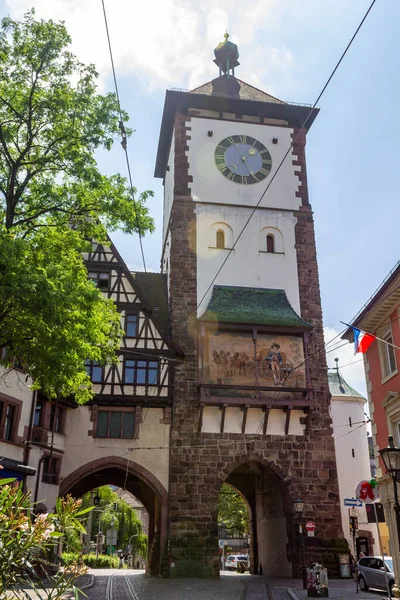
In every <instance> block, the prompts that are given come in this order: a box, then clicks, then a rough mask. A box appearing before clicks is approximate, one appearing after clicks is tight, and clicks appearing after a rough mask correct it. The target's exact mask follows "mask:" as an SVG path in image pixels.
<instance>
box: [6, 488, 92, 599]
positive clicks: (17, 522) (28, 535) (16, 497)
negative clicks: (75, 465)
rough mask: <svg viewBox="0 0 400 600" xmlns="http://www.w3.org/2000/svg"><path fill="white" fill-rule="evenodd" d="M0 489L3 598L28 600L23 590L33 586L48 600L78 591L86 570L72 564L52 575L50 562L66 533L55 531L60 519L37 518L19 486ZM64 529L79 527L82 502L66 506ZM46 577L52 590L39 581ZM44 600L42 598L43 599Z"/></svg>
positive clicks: (51, 517)
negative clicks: (11, 594)
mask: <svg viewBox="0 0 400 600" xmlns="http://www.w3.org/2000/svg"><path fill="white" fill-rule="evenodd" d="M1 483H2V485H0V540H1V544H0V598H4V597H5V594H6V590H12V591H13V592H14V597H16V598H20V597H25V596H24V593H23V592H22V591H19V588H20V587H23V586H30V587H32V588H33V589H34V590H35V591H36V592H38V591H39V590H40V591H42V592H43V593H44V594H45V596H44V597H45V598H47V600H58V599H59V598H61V597H62V596H63V595H64V594H65V592H68V591H75V581H76V578H77V577H78V576H79V575H81V574H82V573H84V570H83V569H82V567H81V566H79V565H78V564H77V563H76V562H74V561H71V562H70V563H69V565H68V568H66V569H64V570H63V571H58V572H56V573H55V574H52V572H53V571H54V567H55V565H53V564H52V563H51V561H50V558H51V556H52V555H53V552H54V550H55V547H56V545H57V544H58V540H59V539H62V537H63V533H62V532H60V531H56V525H57V524H58V523H59V519H58V518H57V515H55V514H46V515H38V516H36V517H35V516H34V515H33V514H32V505H31V502H30V495H29V494H25V493H23V492H22V489H21V487H20V486H18V485H13V486H10V485H5V484H4V482H1ZM64 508H65V511H64V514H63V523H64V526H65V528H73V527H74V526H76V518H77V516H78V514H79V512H80V510H81V509H80V503H79V502H69V503H68V504H66V505H65V507H64ZM45 572H46V573H47V578H48V580H49V582H50V587H49V588H45V587H44V585H43V582H42V580H41V579H40V577H42V576H43V575H44V573H45ZM41 597H43V596H41Z"/></svg>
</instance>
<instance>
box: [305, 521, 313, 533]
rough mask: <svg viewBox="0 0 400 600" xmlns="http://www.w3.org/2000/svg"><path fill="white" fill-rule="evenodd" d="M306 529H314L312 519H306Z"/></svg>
mask: <svg viewBox="0 0 400 600" xmlns="http://www.w3.org/2000/svg"><path fill="white" fill-rule="evenodd" d="M305 527H306V531H313V532H314V531H315V523H314V521H306V525H305Z"/></svg>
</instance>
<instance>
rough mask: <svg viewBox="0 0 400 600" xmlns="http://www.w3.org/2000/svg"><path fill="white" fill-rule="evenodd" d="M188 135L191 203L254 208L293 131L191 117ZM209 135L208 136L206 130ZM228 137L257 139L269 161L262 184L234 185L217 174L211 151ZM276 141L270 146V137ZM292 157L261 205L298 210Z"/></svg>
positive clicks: (296, 181) (294, 168) (296, 179)
mask: <svg viewBox="0 0 400 600" xmlns="http://www.w3.org/2000/svg"><path fill="white" fill-rule="evenodd" d="M190 127H191V131H189V135H190V137H191V139H190V140H189V142H188V144H189V150H188V154H187V155H188V159H189V175H192V177H193V183H192V184H191V185H190V187H191V190H192V196H193V199H194V200H195V201H204V202H220V203H221V204H224V203H230V204H241V205H243V206H246V205H247V206H249V205H251V206H252V205H254V204H256V203H257V202H258V200H259V199H260V196H261V194H262V192H263V191H264V190H265V188H266V186H267V185H268V183H269V182H270V180H271V179H272V177H273V174H274V172H275V171H276V169H277V167H278V166H279V164H280V162H281V161H282V159H283V157H284V155H285V153H286V152H287V150H288V148H289V147H290V144H291V142H292V138H291V134H292V133H293V129H291V128H289V127H276V126H271V125H261V124H259V123H258V124H255V123H239V122H235V123H232V122H231V121H223V120H218V121H217V120H215V119H203V118H202V119H197V118H195V117H192V120H191V123H190ZM209 130H211V131H213V136H212V137H208V133H207V132H208V131H209ZM231 135H249V136H251V137H254V138H255V139H257V140H259V141H260V142H261V143H262V144H264V146H265V147H266V148H268V150H269V152H270V154H271V158H272V169H271V172H270V174H269V175H268V177H267V178H266V179H264V181H261V182H259V183H254V184H251V185H238V184H237V183H232V182H230V181H228V180H227V179H226V178H225V177H224V176H223V175H221V173H220V172H219V171H218V169H217V167H216V164H215V160H214V152H215V149H216V147H217V146H218V144H219V143H220V142H221V141H222V140H223V139H224V138H226V137H228V136H231ZM274 137H276V138H278V143H277V144H273V143H272V138H274ZM293 158H294V157H293V155H292V154H289V155H288V157H287V158H286V160H285V162H284V163H283V165H282V167H281V168H280V170H279V173H278V174H277V176H276V178H275V179H274V181H273V182H272V184H271V187H270V188H269V190H268V192H267V194H266V196H265V198H264V200H263V202H262V206H270V207H274V208H286V209H290V210H298V208H299V206H300V202H299V198H296V195H295V194H296V192H297V190H298V186H299V178H298V176H297V175H296V174H295V171H298V169H299V168H298V167H294V166H293V164H292V160H293Z"/></svg>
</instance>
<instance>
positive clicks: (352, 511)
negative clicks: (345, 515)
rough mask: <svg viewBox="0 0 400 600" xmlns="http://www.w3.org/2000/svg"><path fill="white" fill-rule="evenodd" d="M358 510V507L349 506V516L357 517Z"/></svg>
mask: <svg viewBox="0 0 400 600" xmlns="http://www.w3.org/2000/svg"><path fill="white" fill-rule="evenodd" d="M359 512H360V511H359V510H358V508H349V517H358V515H359Z"/></svg>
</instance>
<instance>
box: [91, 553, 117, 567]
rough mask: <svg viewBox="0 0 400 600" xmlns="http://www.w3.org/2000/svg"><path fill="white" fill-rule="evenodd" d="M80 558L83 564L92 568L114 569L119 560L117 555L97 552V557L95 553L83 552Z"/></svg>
mask: <svg viewBox="0 0 400 600" xmlns="http://www.w3.org/2000/svg"><path fill="white" fill-rule="evenodd" d="M82 558H83V562H84V564H85V565H86V566H87V567H91V568H92V569H116V568H117V567H118V562H119V561H118V557H117V556H108V555H106V554H99V556H98V557H96V555H95V554H84V555H83V557H82Z"/></svg>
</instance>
